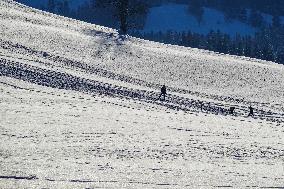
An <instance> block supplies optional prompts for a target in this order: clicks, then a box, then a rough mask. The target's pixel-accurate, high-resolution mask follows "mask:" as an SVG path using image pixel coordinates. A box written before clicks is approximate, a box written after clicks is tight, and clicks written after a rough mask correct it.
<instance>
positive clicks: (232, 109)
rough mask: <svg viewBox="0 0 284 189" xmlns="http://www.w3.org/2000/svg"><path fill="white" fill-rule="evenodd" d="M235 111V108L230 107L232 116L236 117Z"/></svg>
mask: <svg viewBox="0 0 284 189" xmlns="http://www.w3.org/2000/svg"><path fill="white" fill-rule="evenodd" d="M235 109H236V108H235V107H230V109H229V112H230V114H231V115H234V112H235Z"/></svg>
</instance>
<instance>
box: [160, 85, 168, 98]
mask: <svg viewBox="0 0 284 189" xmlns="http://www.w3.org/2000/svg"><path fill="white" fill-rule="evenodd" d="M166 94H167V88H166V86H165V85H163V86H162V88H161V94H160V96H159V99H160V100H166ZM162 96H163V99H161V97H162Z"/></svg>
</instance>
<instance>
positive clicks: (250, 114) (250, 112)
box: [248, 106, 254, 116]
mask: <svg viewBox="0 0 284 189" xmlns="http://www.w3.org/2000/svg"><path fill="white" fill-rule="evenodd" d="M253 115H254V114H253V108H252V107H251V106H250V107H249V115H248V116H253Z"/></svg>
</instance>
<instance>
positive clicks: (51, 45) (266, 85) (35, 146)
mask: <svg viewBox="0 0 284 189" xmlns="http://www.w3.org/2000/svg"><path fill="white" fill-rule="evenodd" d="M0 36H1V38H0V94H1V96H0V142H1V145H0V188H216V187H218V188H222V187H231V188H245V187H249V188H254V187H255V188H269V187H270V188H272V187H273V188H281V187H284V166H283V160H284V139H283V136H284V123H283V120H284V115H283V111H284V98H283V96H284V78H283V75H284V67H283V65H278V64H275V63H273V62H266V61H261V60H257V59H250V58H246V57H237V56H230V55H224V54H218V53H214V52H209V51H204V50H198V49H191V48H185V47H178V46H171V45H165V44H160V43H154V42H150V41H144V40H141V39H137V38H133V37H130V36H120V35H118V33H117V31H115V30H113V29H110V28H105V27H101V26H97V25H91V24H88V23H84V22H79V21H76V20H72V19H68V18H64V17H59V16H56V15H53V14H49V13H46V12H41V11H38V10H35V9H31V8H29V7H26V6H23V5H21V4H17V3H15V2H14V1H10V0H1V1H0ZM163 84H166V86H167V89H168V94H167V96H166V100H165V101H160V100H159V99H158V97H159V90H160V87H161V85H163ZM248 106H252V107H253V108H254V116H252V117H248V116H247V115H248ZM230 107H235V108H236V110H235V112H234V115H230V114H229V111H228V110H229V108H230Z"/></svg>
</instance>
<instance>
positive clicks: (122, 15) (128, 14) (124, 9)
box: [95, 0, 147, 34]
mask: <svg viewBox="0 0 284 189" xmlns="http://www.w3.org/2000/svg"><path fill="white" fill-rule="evenodd" d="M95 6H96V7H100V8H104V9H108V10H109V11H111V12H112V13H113V16H115V17H116V18H117V19H118V22H119V28H120V31H121V32H122V34H126V33H127V31H128V29H130V28H135V25H134V21H133V20H134V18H136V17H137V16H138V15H142V14H146V13H147V6H146V5H145V3H143V1H140V0H96V1H95Z"/></svg>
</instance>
